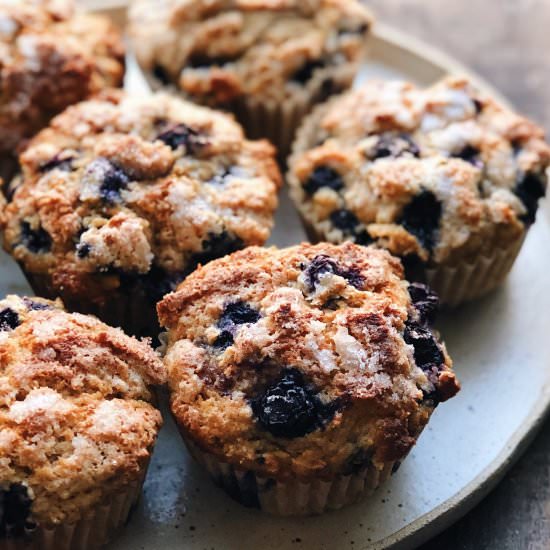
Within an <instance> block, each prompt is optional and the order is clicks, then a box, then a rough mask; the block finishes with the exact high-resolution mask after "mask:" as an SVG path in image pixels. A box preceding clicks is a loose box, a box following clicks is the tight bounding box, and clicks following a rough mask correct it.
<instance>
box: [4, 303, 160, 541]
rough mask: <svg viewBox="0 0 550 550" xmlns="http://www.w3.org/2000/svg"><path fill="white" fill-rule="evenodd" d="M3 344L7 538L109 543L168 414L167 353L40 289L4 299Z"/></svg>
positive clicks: (132, 499) (134, 496)
mask: <svg viewBox="0 0 550 550" xmlns="http://www.w3.org/2000/svg"><path fill="white" fill-rule="evenodd" d="M0 343H1V351H0V367H1V369H0V370H1V372H0V455H1V457H2V459H1V460H0V490H1V495H2V501H3V502H4V504H6V505H5V506H4V507H3V509H2V514H1V522H0V539H2V538H4V539H6V540H8V541H10V542H11V543H12V544H15V548H19V547H21V548H23V547H25V544H27V543H29V544H30V543H37V544H38V543H41V544H42V545H43V546H42V547H43V548H55V547H56V544H57V545H58V546H57V547H59V545H63V544H68V543H71V540H73V541H75V540H79V539H78V536H86V537H88V538H86V539H82V540H80V544H81V546H79V547H82V548H92V547H97V546H99V545H101V544H104V543H105V542H106V541H105V540H103V539H104V538H106V537H110V536H111V535H112V534H113V532H114V530H115V529H116V528H118V527H120V526H121V525H122V524H123V523H124V522H125V520H126V518H127V515H128V513H129V509H130V506H131V505H132V504H133V503H135V501H136V499H137V497H138V496H139V492H140V487H141V483H142V482H143V479H144V477H145V472H146V470H147V464H148V462H149V459H150V456H151V452H152V449H153V446H154V443H155V440H156V437H157V433H158V430H159V429H160V426H161V423H162V420H161V416H160V413H159V411H157V410H156V409H155V408H154V407H153V405H152V404H151V401H153V400H154V398H153V393H152V391H153V386H155V385H159V384H162V383H164V381H165V375H164V369H163V367H162V363H161V361H160V359H159V358H158V356H157V355H156V353H155V352H154V351H153V350H152V349H151V347H150V346H149V344H148V342H147V341H143V342H141V341H138V340H135V339H133V338H130V337H128V336H126V335H125V334H124V333H123V332H122V331H120V330H119V329H114V328H111V327H109V326H107V325H104V324H103V323H101V322H100V321H98V320H97V319H95V318H93V317H88V316H83V315H80V314H69V313H67V312H65V311H64V310H63V307H62V305H61V303H60V302H57V303H54V302H50V301H48V300H45V299H41V298H19V297H16V296H8V297H7V298H6V299H4V300H1V301H0ZM109 512H112V516H111V515H110V513H109ZM116 519H118V521H115V520H116ZM90 528H92V530H91V532H89V531H90ZM74 537H76V538H74ZM19 545H21V546H19Z"/></svg>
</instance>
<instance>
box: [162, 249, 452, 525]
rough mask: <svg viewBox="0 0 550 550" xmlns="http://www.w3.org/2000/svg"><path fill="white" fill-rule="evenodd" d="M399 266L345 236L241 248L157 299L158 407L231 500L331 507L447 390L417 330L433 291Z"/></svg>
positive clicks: (376, 467) (388, 457)
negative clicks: (168, 412) (164, 396)
mask: <svg viewBox="0 0 550 550" xmlns="http://www.w3.org/2000/svg"><path fill="white" fill-rule="evenodd" d="M402 275H403V273H402V268H401V266H400V264H399V261H398V260H397V259H395V258H392V257H391V256H390V255H389V254H388V253H387V252H385V251H381V250H375V249H373V248H364V247H360V246H357V245H354V244H351V243H346V244H343V245H341V246H336V245H330V244H320V245H316V246H314V245H307V244H303V245H299V246H296V247H292V248H288V249H282V250H277V249H274V248H271V249H260V248H255V247H253V248H249V249H247V250H244V251H242V252H237V253H235V254H232V255H231V256H229V257H226V258H223V259H221V260H217V261H215V262H212V263H211V264H209V265H207V266H205V267H203V268H201V269H199V270H198V271H196V272H195V273H194V274H192V275H191V276H190V277H189V278H188V279H187V280H186V281H185V282H184V283H182V285H180V287H179V288H178V290H177V291H176V292H175V293H173V294H170V295H168V296H167V297H166V298H165V299H164V300H163V301H162V302H161V303H159V305H158V310H159V316H160V321H161V324H162V325H163V326H165V327H167V328H168V345H167V353H166V356H165V365H166V368H167V375H168V381H169V387H170V392H171V407H172V412H173V414H174V416H175V418H176V421H177V423H178V426H179V428H180V431H181V432H182V435H183V437H184V439H185V440H186V442H187V443H188V446H189V447H190V450H191V452H192V454H193V455H194V456H195V457H196V458H197V459H198V460H199V461H200V462H202V463H203V464H204V465H205V466H206V467H207V469H208V470H209V471H210V473H211V474H212V475H213V477H215V479H216V478H217V479H216V480H217V481H218V483H220V484H222V485H224V486H225V488H226V489H228V490H229V492H230V494H232V496H236V497H237V498H238V499H239V500H240V501H241V502H244V503H245V504H247V503H248V504H253V505H256V506H259V507H261V508H262V509H264V510H266V511H268V512H271V513H275V514H282V515H303V514H311V513H320V512H322V511H324V510H326V509H331V508H339V507H342V506H344V505H345V504H347V503H349V502H351V501H354V500H356V499H358V498H360V497H361V496H362V495H363V494H365V493H368V492H370V491H372V490H373V489H374V488H375V487H376V486H378V485H379V484H380V483H381V482H382V481H383V480H385V479H386V478H387V477H388V476H389V475H390V474H391V472H392V469H394V468H397V466H398V463H399V462H400V461H402V460H403V459H404V458H405V457H406V455H407V453H408V452H409V450H410V449H411V448H412V446H413V445H414V443H415V442H416V439H417V438H418V436H419V435H420V433H421V431H422V429H423V428H424V426H425V425H426V423H427V422H428V419H429V417H430V415H431V413H432V412H433V410H434V408H435V407H436V406H437V404H438V403H439V402H440V401H444V400H446V399H448V398H450V397H452V396H453V395H454V394H455V393H456V392H457V391H458V388H459V386H458V383H457V381H456V379H455V376H454V374H453V372H452V369H451V360H450V358H449V356H448V354H447V352H446V350H445V347H444V345H443V344H441V342H440V341H439V340H438V337H437V335H436V333H434V332H433V331H432V329H430V328H429V324H430V322H431V321H432V320H433V315H434V313H435V309H436V308H437V299H436V297H435V296H434V295H433V294H431V293H430V292H429V291H428V290H427V289H426V287H424V286H422V285H417V287H415V288H413V287H411V288H410V289H409V285H408V283H407V282H406V281H404V280H403V279H402ZM191 319H193V321H192V322H191ZM343 485H345V486H346V487H351V489H350V491H349V492H348V491H347V490H346V491H343V493H341V494H340V493H339V491H340V490H341V489H342V486H343ZM321 492H322V495H321ZM337 494H340V497H338V498H337V497H336V495H337ZM284 495H286V496H284ZM289 495H293V497H296V500H294V498H290V497H289ZM300 495H301V496H300ZM323 495H324V496H323ZM281 499H282V500H281Z"/></svg>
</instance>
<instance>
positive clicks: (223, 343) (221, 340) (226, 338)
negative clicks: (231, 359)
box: [214, 330, 235, 350]
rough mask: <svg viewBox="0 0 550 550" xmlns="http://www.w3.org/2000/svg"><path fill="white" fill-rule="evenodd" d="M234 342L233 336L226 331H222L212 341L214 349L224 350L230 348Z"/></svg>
mask: <svg viewBox="0 0 550 550" xmlns="http://www.w3.org/2000/svg"><path fill="white" fill-rule="evenodd" d="M234 341H235V339H234V338H233V334H231V332H229V331H228V330H222V331H221V332H220V333H219V334H218V336H217V337H216V339H215V340H214V347H215V348H220V349H222V350H224V349H226V348H228V347H229V346H231V345H232V344H233V342H234Z"/></svg>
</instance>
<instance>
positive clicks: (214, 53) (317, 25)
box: [130, 0, 372, 105]
mask: <svg viewBox="0 0 550 550" xmlns="http://www.w3.org/2000/svg"><path fill="white" fill-rule="evenodd" d="M371 24H372V17H371V15H370V13H369V12H368V10H367V9H366V8H365V7H364V6H363V5H362V4H361V3H360V2H358V1H356V0H275V1H273V0H264V1H256V0H254V1H252V0H221V1H220V0H217V1H214V2H208V3H205V2H201V1H198V0H163V1H162V2H158V1H154V0H140V1H138V2H133V3H132V6H131V8H130V35H131V37H132V38H133V46H134V49H135V51H136V54H137V57H138V60H139V61H140V63H141V64H142V66H143V67H144V69H145V70H146V71H148V72H149V73H154V74H155V75H156V76H157V77H160V78H161V79H162V80H164V81H165V82H164V83H170V82H172V83H174V84H176V85H177V86H178V87H179V88H180V89H181V90H182V91H183V92H184V93H186V94H188V95H189V96H191V97H193V98H195V99H197V100H199V101H200V102H201V103H208V104H214V105H220V104H227V103H230V102H231V101H232V100H235V99H237V98H239V97H242V96H245V97H254V98H255V99H262V100H263V101H266V100H276V101H284V100H285V98H287V97H289V96H292V95H294V94H301V93H305V90H306V89H307V93H308V94H310V95H317V92H319V91H320V90H321V89H322V88H323V86H324V88H325V91H328V90H329V88H330V87H331V85H330V83H331V82H335V81H338V80H339V75H340V74H345V73H346V72H348V71H349V68H350V67H355V66H356V65H357V63H358V61H359V60H360V59H361V56H362V54H363V52H364V47H365V36H366V35H367V34H368V31H369V29H370V26H371ZM316 91H317V92H316Z"/></svg>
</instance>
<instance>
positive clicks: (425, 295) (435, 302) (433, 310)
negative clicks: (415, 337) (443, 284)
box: [409, 283, 439, 325]
mask: <svg viewBox="0 0 550 550" xmlns="http://www.w3.org/2000/svg"><path fill="white" fill-rule="evenodd" d="M409 294H410V295H411V300H412V302H413V305H414V307H415V309H416V311H417V312H418V316H419V319H420V322H421V323H422V324H427V325H431V324H433V323H434V322H435V317H436V315H437V310H438V308H439V298H438V296H437V294H436V293H435V292H433V291H432V290H431V289H430V287H428V286H427V285H424V284H422V283H412V284H410V285H409Z"/></svg>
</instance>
